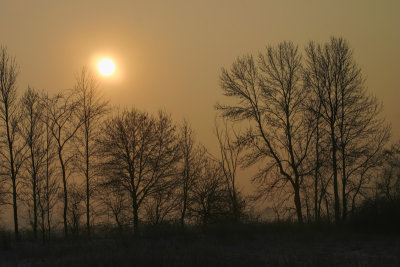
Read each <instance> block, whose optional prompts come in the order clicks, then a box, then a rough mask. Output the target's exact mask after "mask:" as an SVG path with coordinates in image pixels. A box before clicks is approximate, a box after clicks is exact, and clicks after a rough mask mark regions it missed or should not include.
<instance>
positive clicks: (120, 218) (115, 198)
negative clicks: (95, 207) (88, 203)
mask: <svg viewBox="0 0 400 267" xmlns="http://www.w3.org/2000/svg"><path fill="white" fill-rule="evenodd" d="M98 193H99V200H100V202H101V203H102V204H103V205H104V206H105V212H106V213H107V214H108V213H109V212H111V214H112V217H113V219H114V221H115V224H116V225H117V227H118V230H119V231H122V229H123V227H124V225H125V224H126V222H127V221H129V218H128V215H127V213H128V210H129V207H130V204H129V203H128V199H129V196H127V193H126V190H124V188H122V187H121V185H120V183H114V182H113V181H111V183H110V182H107V181H104V183H102V182H101V183H100V186H99V192H98Z"/></svg>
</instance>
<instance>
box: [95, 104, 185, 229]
mask: <svg viewBox="0 0 400 267" xmlns="http://www.w3.org/2000/svg"><path fill="white" fill-rule="evenodd" d="M175 132H176V130H175V126H174V125H173V124H172V120H171V118H170V116H168V115H166V114H165V113H164V112H159V115H158V117H154V116H151V115H149V114H147V113H144V112H139V111H138V110H131V111H123V112H122V113H121V114H118V115H117V116H114V117H112V118H111V119H109V120H107V121H106V122H105V124H104V126H103V129H102V131H101V133H102V134H101V136H100V137H99V139H98V145H99V148H100V151H101V153H102V155H103V162H102V168H103V174H104V175H106V176H107V178H108V179H110V180H112V182H114V183H119V184H120V185H121V186H122V187H123V188H125V190H126V191H127V192H129V194H130V197H131V199H130V200H131V208H132V215H133V231H134V233H135V234H136V233H137V232H138V228H139V209H140V207H141V205H142V203H143V202H144V201H145V200H146V199H147V198H148V197H149V196H150V195H152V193H153V192H154V190H157V189H158V188H157V185H160V183H161V182H162V181H163V180H165V179H166V178H168V177H171V176H173V175H176V173H175V165H176V163H177V161H178V160H179V153H178V152H179V151H178V143H177V140H176V139H177V138H176V134H175ZM110 182H111V181H110Z"/></svg>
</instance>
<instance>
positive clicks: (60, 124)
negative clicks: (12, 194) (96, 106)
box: [46, 93, 82, 237]
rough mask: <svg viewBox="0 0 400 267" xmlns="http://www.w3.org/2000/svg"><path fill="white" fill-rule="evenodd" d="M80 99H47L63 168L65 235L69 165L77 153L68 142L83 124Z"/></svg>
mask: <svg viewBox="0 0 400 267" xmlns="http://www.w3.org/2000/svg"><path fill="white" fill-rule="evenodd" d="M78 107H79V106H78V101H77V100H76V95H75V94H72V93H69V94H58V95H56V96H55V97H54V98H50V99H48V100H47V101H46V108H47V112H46V115H47V116H48V118H47V119H46V121H47V122H48V123H49V125H48V127H49V130H50V133H51V135H52V137H53V138H54V141H55V146H56V150H57V156H58V160H59V164H60V169H61V178H62V185H63V199H64V209H63V221H64V235H65V237H68V223H67V211H68V184H67V177H68V175H69V173H70V170H69V169H68V165H69V163H70V161H71V159H73V157H74V156H75V155H73V154H72V153H71V151H68V147H67V146H68V144H69V143H70V142H71V141H72V139H73V138H74V137H75V135H76V133H77V131H78V130H79V128H80V127H81V125H82V120H81V118H80V116H79V113H78Z"/></svg>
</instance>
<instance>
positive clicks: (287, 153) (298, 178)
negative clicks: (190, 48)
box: [217, 42, 313, 223]
mask: <svg viewBox="0 0 400 267" xmlns="http://www.w3.org/2000/svg"><path fill="white" fill-rule="evenodd" d="M301 71H302V65H301V57H300V54H299V53H298V48H297V47H296V46H295V45H294V44H293V43H290V42H283V43H280V44H279V45H278V46H277V47H275V48H274V47H268V48H267V52H266V54H265V55H263V54H260V55H259V61H258V64H256V63H255V62H254V59H253V57H252V56H245V57H242V58H238V59H237V60H236V62H235V63H234V64H233V66H232V68H231V70H230V71H227V70H225V69H223V70H222V74H221V77H220V79H221V88H222V90H223V92H224V95H226V96H228V97H231V98H234V99H235V100H236V104H233V105H218V106H217V109H218V110H220V111H221V112H222V114H223V116H224V117H227V118H230V119H232V120H239V121H243V120H249V121H250V122H252V127H251V128H250V129H249V130H248V131H247V133H246V137H245V143H246V145H247V147H248V148H249V149H250V151H249V152H248V154H247V156H245V160H246V161H247V165H248V166H249V165H253V164H255V163H257V162H260V161H263V160H266V162H265V164H266V167H265V168H262V170H260V172H259V173H258V174H257V176H256V177H254V179H255V180H256V181H258V182H259V183H260V185H262V186H263V188H264V189H265V190H266V191H269V190H270V188H271V187H275V186H276V184H278V183H283V184H286V182H289V183H290V185H291V186H292V189H293V195H294V199H293V200H294V204H295V207H296V213H297V219H298V221H299V222H300V223H302V221H303V214H302V204H301V197H300V186H301V183H302V177H303V176H304V175H305V172H307V171H308V170H305V168H304V166H303V164H304V162H305V159H306V157H307V155H308V151H309V145H310V141H311V137H312V134H313V127H311V125H310V123H309V120H307V118H306V116H305V113H306V112H307V110H306V107H305V106H304V105H303V103H304V100H305V99H307V97H308V93H309V92H308V91H307V90H304V88H303V86H302V77H301ZM271 176H275V179H274V180H273V181H272V184H270V183H269V182H268V180H269V178H272V179H273V177H271ZM262 191H263V190H262ZM261 193H265V192H261Z"/></svg>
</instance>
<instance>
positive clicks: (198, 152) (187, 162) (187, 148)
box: [178, 120, 204, 227]
mask: <svg viewBox="0 0 400 267" xmlns="http://www.w3.org/2000/svg"><path fill="white" fill-rule="evenodd" d="M179 149H180V153H181V156H182V158H181V163H180V173H179V174H178V175H179V177H178V180H179V183H178V184H179V189H178V191H179V194H178V195H179V198H180V203H181V208H180V218H179V222H180V225H181V227H184V226H185V220H186V217H187V213H188V210H189V206H190V205H191V203H190V199H191V197H190V194H191V192H192V189H193V187H194V186H195V184H196V179H198V177H199V175H200V170H201V164H200V162H201V160H202V157H203V154H204V150H202V149H201V148H200V147H198V146H197V145H196V143H195V139H194V133H193V130H192V128H191V126H190V123H189V122H188V121H187V120H184V121H183V122H182V124H181V127H180V132H179Z"/></svg>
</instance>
